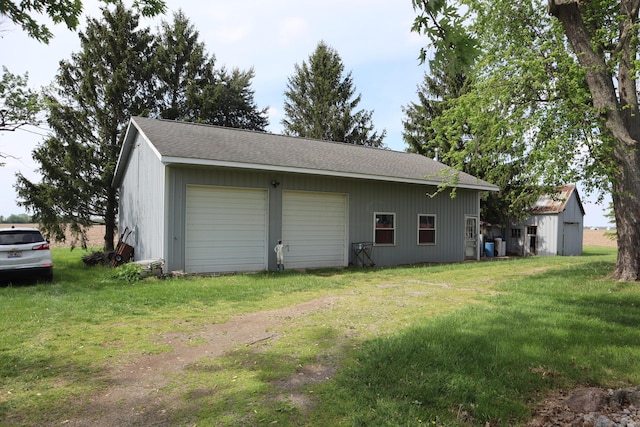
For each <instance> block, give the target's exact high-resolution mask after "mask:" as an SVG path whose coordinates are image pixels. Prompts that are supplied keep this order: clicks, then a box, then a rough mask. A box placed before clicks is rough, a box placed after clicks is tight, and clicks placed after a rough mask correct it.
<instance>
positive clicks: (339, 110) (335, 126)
mask: <svg viewBox="0 0 640 427" xmlns="http://www.w3.org/2000/svg"><path fill="white" fill-rule="evenodd" d="M343 73H344V65H343V63H342V59H341V58H340V56H339V55H338V53H337V52H336V51H335V50H334V49H332V48H331V47H329V46H327V45H326V44H325V43H324V42H322V41H321V42H320V43H318V46H317V47H316V50H315V51H314V52H313V54H312V55H311V56H310V57H309V63H308V64H307V63H306V62H305V61H303V62H302V65H298V64H296V65H295V73H294V74H293V75H292V76H291V77H289V79H288V83H287V90H286V91H285V93H284V95H285V98H286V99H285V103H284V111H285V119H283V120H282V125H283V126H284V133H285V134H286V135H293V136H301V137H308V138H316V139H323V140H330V141H337V142H345V143H348V144H356V145H366V146H371V147H382V140H383V139H384V137H385V134H386V131H382V133H381V134H378V133H377V132H374V126H373V123H372V120H371V119H372V116H373V112H372V111H366V110H359V111H355V110H356V108H357V106H358V104H359V103H360V101H361V99H362V96H361V95H357V96H355V97H354V95H355V88H354V86H353V79H352V77H351V72H349V73H347V74H346V75H345V76H343Z"/></svg>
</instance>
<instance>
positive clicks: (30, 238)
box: [0, 230, 44, 245]
mask: <svg viewBox="0 0 640 427" xmlns="http://www.w3.org/2000/svg"><path fill="white" fill-rule="evenodd" d="M36 242H44V238H43V237H42V234H40V232H39V231H18V230H16V231H4V232H0V245H21V244H24V243H36Z"/></svg>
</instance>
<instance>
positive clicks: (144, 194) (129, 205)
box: [118, 136, 165, 260]
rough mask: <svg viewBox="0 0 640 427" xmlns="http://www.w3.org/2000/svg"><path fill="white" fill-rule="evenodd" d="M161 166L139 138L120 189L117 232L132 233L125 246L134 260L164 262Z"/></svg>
mask: <svg viewBox="0 0 640 427" xmlns="http://www.w3.org/2000/svg"><path fill="white" fill-rule="evenodd" d="M164 181H165V180H164V166H163V165H162V163H160V161H159V159H158V157H157V155H156V154H155V153H154V152H153V150H152V149H151V148H150V147H149V144H148V143H147V142H146V141H145V140H144V139H143V138H141V137H140V136H138V138H137V139H136V141H135V143H134V147H133V149H132V151H131V155H130V157H129V164H128V165H127V172H126V174H125V176H124V177H123V181H122V185H121V186H120V189H119V197H120V205H119V211H118V217H119V223H118V227H119V230H120V232H121V233H122V231H124V230H125V229H126V228H128V229H129V230H133V232H132V233H131V235H130V236H129V238H128V240H127V243H128V244H130V245H132V246H133V247H134V250H135V251H134V256H135V259H137V260H139V259H157V258H165V253H164V252H163V248H164V230H165V226H164V213H165V211H164V209H163V206H164V200H165V197H164V194H165V193H164V188H163V187H164Z"/></svg>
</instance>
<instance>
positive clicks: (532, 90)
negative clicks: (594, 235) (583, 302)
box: [413, 0, 640, 281]
mask: <svg viewBox="0 0 640 427" xmlns="http://www.w3.org/2000/svg"><path fill="white" fill-rule="evenodd" d="M413 5H414V7H415V8H416V11H417V13H418V16H417V17H416V19H415V21H414V26H413V29H414V30H415V31H419V32H423V33H425V34H426V35H427V36H428V37H429V40H430V43H431V45H430V46H429V48H428V49H423V59H426V53H427V52H435V54H434V56H433V60H432V61H431V62H430V64H431V65H433V64H434V63H440V64H442V66H446V64H465V63H467V62H468V60H469V59H470V58H473V59H474V61H475V63H474V67H473V81H474V85H473V90H470V91H469V92H467V93H465V94H464V95H462V96H460V97H458V98H456V100H455V102H451V103H450V105H448V108H447V109H446V112H445V114H443V115H442V117H440V118H438V119H437V120H436V121H434V126H436V127H437V129H438V132H437V134H438V135H441V136H440V137H448V138H451V137H453V138H455V137H456V136H458V135H460V134H461V133H462V132H463V131H464V126H463V124H465V123H467V124H470V126H471V129H473V130H474V136H475V137H476V138H474V139H473V140H472V141H471V144H465V149H464V150H463V151H461V152H460V154H459V155H458V156H457V159H458V162H457V164H458V165H460V164H463V163H464V160H465V159H468V158H472V157H473V156H475V155H476V154H477V153H478V149H479V148H480V147H481V150H482V151H481V154H482V155H485V154H486V155H488V156H487V157H489V158H492V157H494V158H495V157H498V156H500V155H501V153H502V152H506V153H508V154H507V156H508V159H509V160H517V161H518V163H519V165H521V166H522V167H523V170H522V172H521V176H523V177H524V176H526V177H527V179H528V181H529V182H533V183H543V184H546V185H553V184H562V183H564V182H577V181H582V182H583V183H586V185H587V188H589V187H591V189H595V190H598V191H601V192H602V191H611V195H612V200H613V204H614V207H615V217H616V225H617V231H618V259H617V263H616V267H615V271H614V273H613V276H614V277H616V278H617V279H619V280H626V281H635V280H640V223H639V222H638V212H640V151H639V150H638V148H639V146H640V114H639V112H638V98H639V97H640V90H639V88H640V84H639V83H638V82H639V80H638V77H639V75H638V68H639V66H638V55H639V54H640V49H639V46H640V45H639V44H638V28H639V27H638V22H639V19H640V0H602V1H598V2H589V1H579V0H549V1H547V2H540V1H537V0H523V1H520V2H513V1H511V0H448V1H437V2H433V1H425V0H413ZM452 24H453V25H452ZM469 35H473V37H470V36H469ZM503 156H504V155H503Z"/></svg>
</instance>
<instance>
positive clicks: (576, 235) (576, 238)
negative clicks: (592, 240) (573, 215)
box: [562, 222, 582, 256]
mask: <svg viewBox="0 0 640 427" xmlns="http://www.w3.org/2000/svg"><path fill="white" fill-rule="evenodd" d="M562 237H563V248H562V255H565V256H578V255H582V236H581V235H580V224H578V223H577V222H565V223H564V235H563V236H562Z"/></svg>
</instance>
